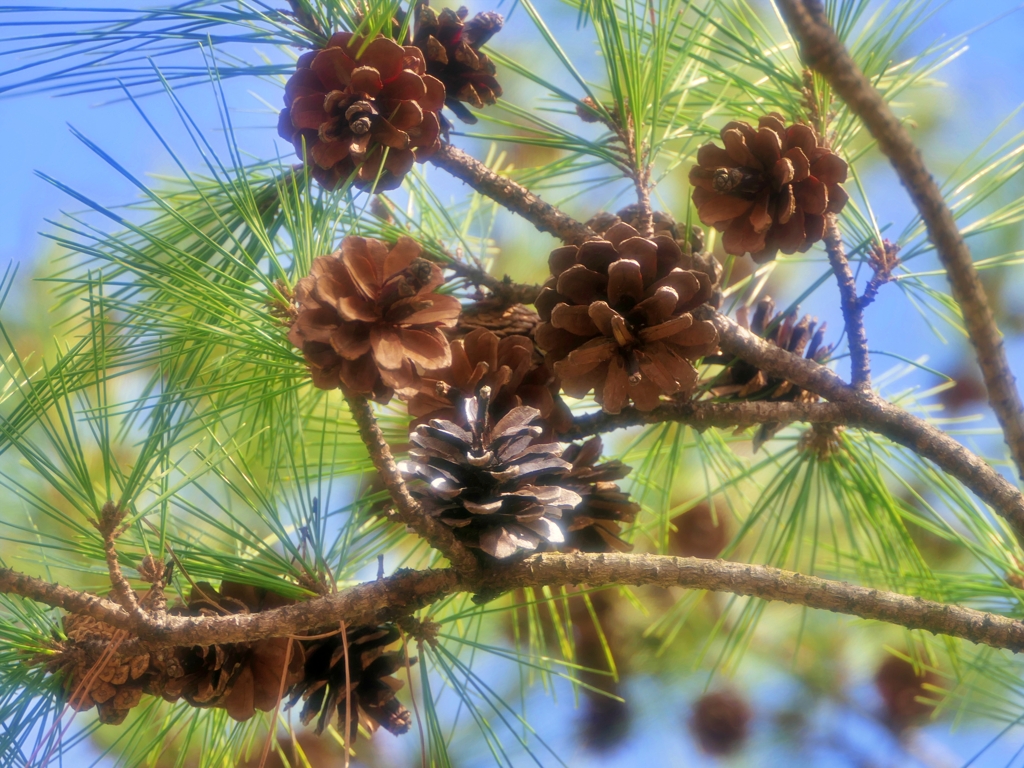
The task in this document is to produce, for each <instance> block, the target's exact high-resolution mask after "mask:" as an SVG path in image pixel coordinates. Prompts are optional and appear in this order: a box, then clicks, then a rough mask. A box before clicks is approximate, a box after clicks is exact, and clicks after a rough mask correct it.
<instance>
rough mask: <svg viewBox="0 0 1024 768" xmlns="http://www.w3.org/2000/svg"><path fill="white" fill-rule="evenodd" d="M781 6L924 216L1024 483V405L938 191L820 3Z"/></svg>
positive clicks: (806, 52)
mask: <svg viewBox="0 0 1024 768" xmlns="http://www.w3.org/2000/svg"><path fill="white" fill-rule="evenodd" d="M779 6H780V8H781V9H782V12H783V14H784V15H785V17H786V22H787V23H788V24H789V28H790V29H791V30H792V32H793V34H794V35H795V36H796V38H797V39H798V40H799V41H800V50H801V53H802V55H803V58H804V60H805V61H806V62H807V63H808V64H809V65H810V66H811V67H813V68H814V69H816V70H818V71H819V72H821V74H822V75H824V76H825V77H826V78H827V79H828V81H829V83H830V84H831V85H832V88H833V89H834V90H835V92H836V93H838V94H839V95H840V96H841V97H842V98H843V100H844V101H846V103H847V104H848V105H849V106H850V109H852V110H853V111H854V112H855V113H856V114H857V115H858V116H859V117H860V118H861V119H862V120H863V121H864V124H865V125H866V126H867V127H868V130H869V131H870V132H871V135H872V136H874V138H875V139H876V140H877V141H878V146H879V147H880V148H881V150H882V152H884V153H885V154H886V156H887V157H888V158H889V160H890V161H891V162H892V164H893V167H894V168H895V169H896V172H897V173H898V174H899V177H900V180H901V181H902V182H903V186H905V187H906V188H907V191H908V192H909V193H910V196H911V198H912V199H913V201H914V204H915V205H916V206H917V209H918V210H919V211H920V212H921V218H922V219H923V220H924V223H925V226H926V227H927V228H928V237H929V239H930V240H931V241H932V243H933V244H934V245H935V250H936V252H937V253H938V254H939V258H940V259H941V260H942V264H943V266H944V267H945V268H946V275H947V276H948V278H949V282H950V285H951V286H952V289H953V297H954V298H955V299H956V301H957V303H958V304H959V305H960V311H961V312H962V313H963V316H964V323H965V324H966V326H967V333H968V335H969V336H970V339H971V343H972V344H973V345H974V349H975V352H976V353H977V356H978V363H979V365H980V366H981V370H982V373H983V374H984V378H985V386H986V388H987V390H988V397H989V404H990V405H991V406H992V410H993V411H995V414H996V417H997V418H998V419H999V424H1000V425H1001V426H1002V428H1003V435H1004V437H1005V439H1006V443H1007V445H1008V446H1009V447H1010V453H1011V454H1012V455H1013V460H1014V463H1015V464H1016V465H1017V471H1018V473H1019V474H1021V475H1022V476H1024V405H1022V403H1021V398H1020V394H1019V393H1018V391H1017V383H1016V381H1015V379H1014V377H1013V374H1012V373H1011V371H1010V365H1009V362H1008V361H1007V358H1006V350H1005V349H1004V348H1003V339H1002V335H1001V334H1000V332H999V328H998V327H997V326H996V323H995V319H994V318H993V316H992V310H991V309H990V308H989V305H988V300H987V298H986V297H985V290H984V288H983V287H982V284H981V280H980V279H979V278H978V272H977V270H976V269H975V268H974V261H973V259H972V257H971V251H970V249H969V248H968V247H967V244H966V243H965V242H964V239H963V237H962V236H961V234H960V231H959V229H957V225H956V220H955V219H954V218H953V214H952V212H951V211H950V210H949V207H948V206H947V205H946V201H945V197H944V196H943V194H942V190H941V189H939V186H938V184H936V183H935V179H934V178H932V175H931V173H930V172H929V171H928V168H927V167H926V166H925V164H924V160H923V158H922V157H921V152H920V150H918V148H917V147H916V146H915V145H914V142H913V141H912V140H911V138H910V134H909V133H907V131H906V129H905V128H904V127H903V124H902V123H901V122H900V121H899V119H898V118H897V117H896V116H895V115H894V114H893V112H892V110H891V109H890V108H889V105H888V104H886V102H885V100H884V99H883V98H882V95H881V94H880V93H879V92H878V91H877V90H875V88H874V87H872V85H871V83H870V82H869V81H868V79H867V78H866V77H865V76H864V73H863V72H861V71H860V69H859V68H858V67H857V65H856V63H855V62H854V61H853V59H852V58H851V57H850V54H849V53H848V52H847V51H846V48H845V47H844V46H843V44H842V42H841V41H840V40H839V38H838V37H836V34H835V32H833V31H832V28H831V26H830V25H829V23H828V20H827V19H826V18H825V13H824V9H823V8H822V6H821V3H820V2H818V1H817V0H780V2H779Z"/></svg>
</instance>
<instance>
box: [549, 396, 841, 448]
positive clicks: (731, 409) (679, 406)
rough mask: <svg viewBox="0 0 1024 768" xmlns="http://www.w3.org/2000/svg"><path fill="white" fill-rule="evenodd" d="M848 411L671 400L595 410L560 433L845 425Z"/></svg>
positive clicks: (568, 436) (835, 406)
mask: <svg viewBox="0 0 1024 768" xmlns="http://www.w3.org/2000/svg"><path fill="white" fill-rule="evenodd" d="M850 420H851V414H850V413H849V412H848V410H847V409H845V408H844V407H843V406H842V405H841V404H839V403H787V402H777V401H771V400H756V401H748V402H739V403H699V402H697V403H693V402H690V403H673V404H671V405H663V406H660V407H658V408H655V409H654V410H653V411H641V410H638V409H636V408H624V409H623V410H622V412H621V413H605V412H604V411H598V412H597V413H591V414H587V415H585V416H578V417H576V419H574V420H573V425H572V427H571V428H570V429H569V430H568V431H567V432H563V433H561V434H560V435H559V437H560V438H562V439H564V440H578V439H580V438H583V437H589V436H590V435H598V434H602V433H604V432H613V431H614V430H616V429H625V428H627V427H635V426H638V425H641V424H661V423H664V422H666V421H673V422H677V423H679V424H686V425H688V426H691V427H694V428H696V429H699V430H704V429H708V428H709V427H718V428H721V429H735V428H737V427H753V426H758V425H760V424H768V423H778V424H783V425H785V424H791V423H793V422H797V421H800V422H806V423H808V424H848V423H849V422H850Z"/></svg>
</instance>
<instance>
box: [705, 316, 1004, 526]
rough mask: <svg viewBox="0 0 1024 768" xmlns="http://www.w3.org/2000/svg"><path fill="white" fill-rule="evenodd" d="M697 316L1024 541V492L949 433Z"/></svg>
mask: <svg viewBox="0 0 1024 768" xmlns="http://www.w3.org/2000/svg"><path fill="white" fill-rule="evenodd" d="M698 314H699V315H700V316H701V317H702V318H704V319H708V320H711V321H712V322H713V323H714V324H715V327H716V328H717V329H718V336H719V344H720V346H721V347H722V349H723V350H724V351H726V352H729V353H731V354H733V355H736V356H737V357H739V358H740V359H742V360H745V361H746V362H748V363H751V364H752V365H755V366H757V367H758V368H760V369H761V370H763V371H764V372H765V373H766V374H768V375H769V376H772V377H775V378H780V379H787V380H789V381H791V382H793V383H794V384H796V385H797V386H800V387H803V388H804V389H807V390H810V391H811V392H814V393H815V394H818V395H820V396H822V397H824V398H826V399H828V400H831V401H832V402H834V403H837V404H839V405H840V406H842V411H843V414H844V416H845V418H844V420H843V421H841V422H840V423H844V424H848V425H850V426H854V427H863V428H865V429H870V430H871V431H873V432H877V433H878V434H880V435H884V436H885V437H887V438H889V439H890V440H892V441H893V442H895V443H899V444H900V445H904V446H906V447H907V448H909V449H911V450H912V451H914V452H915V453H917V454H918V455H919V456H922V457H924V458H926V459H928V460H930V461H933V462H935V464H937V465H938V466H939V467H940V468H941V469H942V470H943V471H945V472H946V473H948V474H949V475H951V476H953V477H956V478H957V479H959V480H960V482H962V483H963V484H964V485H966V486H967V487H968V488H970V489H971V490H972V491H974V492H975V493H976V494H977V495H978V497H979V498H981V499H982V500H984V501H985V502H987V503H988V504H990V505H992V507H993V509H995V511H996V512H997V513H999V514H1000V515H1002V516H1003V517H1004V518H1005V519H1006V520H1007V522H1009V523H1010V526H1011V527H1012V528H1013V531H1014V533H1015V534H1016V535H1017V538H1018V540H1021V541H1024V496H1022V495H1021V492H1020V491H1019V490H1018V489H1017V488H1016V487H1015V486H1014V485H1012V484H1011V483H1009V482H1007V481H1006V479H1005V478H1004V477H1003V476H1002V475H1000V474H999V473H998V472H996V470H994V469H993V468H992V467H991V466H990V465H989V464H988V463H987V462H985V461H983V460H982V459H981V458H979V457H978V456H976V455H975V454H973V453H972V452H971V451H969V450H967V448H965V447H964V446H963V445H961V444H960V443H958V442H957V441H956V440H954V439H953V438H952V437H950V436H949V435H947V434H945V433H943V432H942V431H940V430H938V429H936V428H935V427H933V426H931V425H930V424H928V423H927V422H925V421H923V420H921V419H919V418H917V417H915V416H912V415H911V414H909V413H907V412H906V411H904V410H903V409H902V408H898V407H897V406H895V405H893V404H892V403H889V402H886V401H885V400H883V399H882V398H880V397H878V396H876V395H874V394H873V393H871V392H858V391H856V390H854V389H852V388H851V387H849V386H847V385H846V384H845V383H843V381H842V379H840V378H839V377H838V376H836V374H835V373H833V372H832V371H830V370H829V369H828V368H826V367H825V366H823V365H819V364H818V363H816V362H814V361H813V360H807V359H806V358H802V357H798V356H797V355H794V354H792V353H791V352H787V351H786V350H784V349H780V348H779V347H777V346H775V345H774V344H769V343H768V342H766V341H764V340H763V339H761V338H758V337H757V336H755V335H754V334H752V333H750V332H749V331H747V330H745V329H744V328H742V327H740V326H739V325H738V324H736V323H735V322H733V321H732V320H730V319H729V318H727V317H725V316H724V315H720V314H718V313H717V312H714V311H713V310H711V309H705V310H699V311H698Z"/></svg>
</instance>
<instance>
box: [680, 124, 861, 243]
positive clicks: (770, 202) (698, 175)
mask: <svg viewBox="0 0 1024 768" xmlns="http://www.w3.org/2000/svg"><path fill="white" fill-rule="evenodd" d="M721 136H722V142H723V143H724V144H725V149H722V148H721V147H719V146H717V145H715V144H705V145H704V146H703V147H701V148H700V149H699V150H698V151H697V163H698V164H697V165H695V166H694V167H693V168H692V169H691V170H690V184H692V185H693V203H694V205H696V206H697V213H698V215H699V216H700V220H701V221H702V222H704V223H705V224H707V225H709V226H713V227H715V229H717V230H718V231H720V232H724V233H725V234H724V235H723V237H722V245H723V246H724V248H725V251H726V253H731V254H733V255H736V256H742V255H743V254H745V253H748V252H749V253H750V255H751V256H753V257H754V261H756V262H758V263H762V262H765V261H771V260H772V259H774V258H775V256H776V255H777V254H778V252H779V251H780V250H781V251H782V252H783V253H796V252H797V251H800V252H801V253H804V252H806V251H807V249H809V248H810V247H811V246H812V245H813V244H814V243H816V242H818V241H819V240H821V238H822V237H823V235H824V232H825V214H826V213H839V212H840V211H841V210H842V209H843V207H844V206H845V205H846V201H847V200H848V199H849V195H847V194H846V191H845V190H844V189H843V188H842V187H841V186H840V184H842V183H843V182H844V181H846V175H847V170H848V168H847V164H846V161H845V160H843V159H842V158H841V157H839V156H838V155H835V154H833V152H832V150H831V149H829V148H828V147H823V146H820V142H819V140H818V136H817V134H816V133H815V132H814V129H813V128H811V127H810V126H807V125H791V126H789V127H788V128H787V127H786V125H785V123H784V122H783V120H782V116H781V115H778V114H774V113H773V114H770V115H765V116H764V117H762V118H761V119H760V121H758V127H757V128H754V127H753V126H751V125H750V124H749V123H744V122H732V123H728V124H727V125H726V126H725V127H724V128H722V131H721Z"/></svg>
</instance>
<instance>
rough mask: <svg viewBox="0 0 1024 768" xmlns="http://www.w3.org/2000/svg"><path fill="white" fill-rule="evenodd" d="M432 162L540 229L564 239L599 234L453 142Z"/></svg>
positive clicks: (572, 241)
mask: <svg viewBox="0 0 1024 768" xmlns="http://www.w3.org/2000/svg"><path fill="white" fill-rule="evenodd" d="M430 162H432V163H433V164H434V165H436V166H437V167H438V168H443V169H444V170H446V171H448V173H450V174H451V175H452V176H454V177H455V178H457V179H461V180H462V181H464V182H466V183H467V184H469V186H471V187H472V188H473V189H475V190H476V191H477V192H479V193H480V194H482V195H486V196H487V197H489V198H491V199H492V200H494V201H496V202H498V203H499V204H501V205H503V206H504V207H506V208H508V209H509V210H510V211H512V213H517V214H519V215H520V216H522V217H523V218H524V219H526V220H527V221H528V222H530V223H531V224H533V226H535V227H536V228H537V229H539V230H540V231H541V232H548V233H549V234H552V235H554V236H555V237H557V238H559V239H560V240H562V241H563V242H565V243H570V244H579V243H582V242H584V241H585V240H590V239H592V238H595V237H597V235H596V234H595V233H594V231H593V230H592V229H590V228H589V227H588V226H586V225H585V224H582V223H580V222H578V221H576V219H574V218H572V217H571V216H569V215H568V214H566V213H563V212H562V211H560V210H558V208H556V207H555V206H553V205H551V204H550V203H545V202H544V201H543V200H541V199H540V198H539V197H537V196H536V195H535V194H533V193H532V192H531V191H530V190H528V189H526V187H523V186H520V185H519V184H516V183H515V182H514V181H512V179H509V178H506V177H504V176H500V175H498V174H497V173H495V172H494V171H492V170H491V169H490V168H488V167H487V166H486V165H484V164H483V163H481V162H480V161H479V160H476V159H475V158H473V157H470V156H469V155H467V154H466V153H465V152H463V151H462V150H461V149H457V148H456V147H453V146H452V145H451V144H442V145H441V148H440V149H439V150H437V152H435V153H434V154H433V155H432V156H431V158H430Z"/></svg>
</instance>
